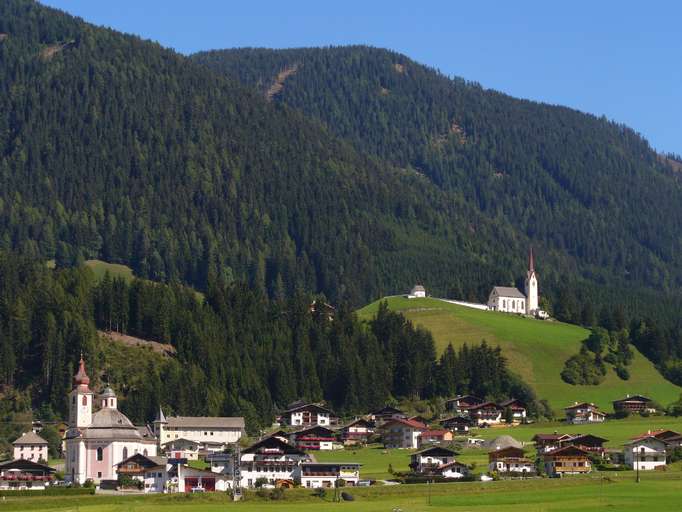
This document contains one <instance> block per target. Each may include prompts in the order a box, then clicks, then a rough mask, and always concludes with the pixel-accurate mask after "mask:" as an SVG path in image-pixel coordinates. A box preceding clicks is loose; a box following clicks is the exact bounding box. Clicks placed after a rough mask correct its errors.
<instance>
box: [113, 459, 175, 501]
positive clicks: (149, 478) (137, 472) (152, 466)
mask: <svg viewBox="0 0 682 512" xmlns="http://www.w3.org/2000/svg"><path fill="white" fill-rule="evenodd" d="M169 469H170V466H169V465H168V459H166V458H165V457H155V456H152V455H143V454H141V453H136V454H134V455H131V456H130V457H128V458H127V459H125V460H122V461H121V462H119V463H118V464H116V472H117V474H119V475H127V476H129V477H130V478H131V479H133V480H137V481H139V482H141V483H142V489H143V490H144V492H164V491H165V490H166V482H168V471H169Z"/></svg>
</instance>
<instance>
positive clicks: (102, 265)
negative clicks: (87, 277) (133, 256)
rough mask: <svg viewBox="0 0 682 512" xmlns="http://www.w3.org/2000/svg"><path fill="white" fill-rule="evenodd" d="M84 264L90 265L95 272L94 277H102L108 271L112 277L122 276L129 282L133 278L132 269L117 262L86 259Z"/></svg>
mask: <svg viewBox="0 0 682 512" xmlns="http://www.w3.org/2000/svg"><path fill="white" fill-rule="evenodd" d="M85 266H87V267H90V268H91V269H92V271H93V273H94V274H95V277H96V278H97V279H98V280H100V279H102V278H103V277H104V274H106V273H107V272H109V274H110V275H111V277H112V279H113V278H114V277H122V278H123V279H125V280H126V281H128V282H130V281H132V280H133V277H134V275H133V269H131V268H130V267H128V266H126V265H119V264H117V263H107V262H106V261H102V260H87V261H86V262H85Z"/></svg>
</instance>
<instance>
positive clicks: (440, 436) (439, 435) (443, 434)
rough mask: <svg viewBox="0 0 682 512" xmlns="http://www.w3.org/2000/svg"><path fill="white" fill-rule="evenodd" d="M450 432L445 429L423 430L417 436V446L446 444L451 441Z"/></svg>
mask: <svg viewBox="0 0 682 512" xmlns="http://www.w3.org/2000/svg"><path fill="white" fill-rule="evenodd" d="M452 438H453V436H452V432H450V431H449V430H445V429H439V430H425V431H423V432H422V433H421V434H419V436H418V438H417V446H418V447H419V448H421V447H422V446H426V445H430V444H435V445H440V444H448V443H450V442H452Z"/></svg>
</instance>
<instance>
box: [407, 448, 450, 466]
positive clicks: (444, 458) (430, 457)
mask: <svg viewBox="0 0 682 512" xmlns="http://www.w3.org/2000/svg"><path fill="white" fill-rule="evenodd" d="M455 455H457V453H455V452H454V451H453V450H450V449H449V448H443V447H440V446H433V447H431V448H425V449H423V450H420V451H418V452H414V453H413V454H412V455H410V468H411V469H412V471H414V472H415V473H431V472H433V470H435V469H436V468H439V467H441V466H444V465H446V464H450V463H452V462H454V461H455Z"/></svg>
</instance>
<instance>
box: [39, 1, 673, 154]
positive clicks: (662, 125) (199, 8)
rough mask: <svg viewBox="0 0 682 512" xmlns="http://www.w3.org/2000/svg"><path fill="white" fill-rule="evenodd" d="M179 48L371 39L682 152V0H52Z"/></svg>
mask: <svg viewBox="0 0 682 512" xmlns="http://www.w3.org/2000/svg"><path fill="white" fill-rule="evenodd" d="M43 3H44V4H46V5H50V6H53V7H58V8H60V9H63V10H65V11H67V12H70V13H72V14H75V15H77V16H81V17H82V18H84V19H85V20H86V21H89V22H92V23H95V24H98V25H106V26H109V27H112V28H115V29H117V30H121V31H124V32H130V33H135V34H138V35H140V36H142V37H145V38H148V39H153V40H155V41H158V42H160V43H161V44H163V45H164V46H169V47H172V48H175V49H176V50H178V51H180V52H182V53H192V52H195V51H199V50H205V49H214V48H233V47H240V46H262V47H271V48H284V47H297V46H326V45H342V44H370V45H373V46H379V47H385V48H391V49H393V50H397V51H399V52H402V53H405V54H407V55H408V56H409V57H411V58H413V59H415V60H417V61H420V62H423V63H425V64H428V65H430V66H433V67H436V68H438V69H440V70H441V71H442V72H444V73H447V74H449V75H457V76H461V77H464V78H466V79H468V80H475V81H477V82H480V83H481V84H482V85H483V86H484V87H489V88H493V89H497V90H500V91H504V92H506V93H509V94H511V95H513V96H518V97H522V98H530V99H534V100H539V101H545V102H548V103H555V104H562V105H567V106H570V107H574V108H577V109H579V110H583V111H586V112H592V113H594V114H597V115H602V114H603V115H606V116H607V117H608V118H610V119H614V120H616V121H618V122H622V123H625V124H627V125H629V126H631V127H633V128H634V129H635V130H637V131H639V132H640V133H642V134H643V135H644V136H645V137H646V138H647V139H649V141H650V142H651V144H652V146H654V147H655V148H656V149H658V150H659V151H666V152H675V153H678V154H682V63H681V62H680V61H681V58H682V25H681V21H682V2H675V1H672V0H670V1H656V0H649V1H639V2H635V1H631V0H620V1H615V0H603V1H599V0H591V1H583V0H571V1H570V2H569V1H565V2H553V1H548V0H545V1H526V0H516V1H508V0H498V1H490V0H479V1H474V2H472V1H466V2H465V1H460V0H449V1H428V0H422V1H421V2H417V1H414V0H412V1H404V2H403V1H399V0H393V1H387V0H375V1H372V0H364V1H357V0H345V1H338V2H334V1H325V0H317V1H309V0H302V1H296V0H290V1H287V2H284V1H270V0H259V1H232V0H224V1H219V0H193V1H187V0H183V1H180V0H135V1H132V0H115V1H112V2H105V1H100V0H43Z"/></svg>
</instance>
